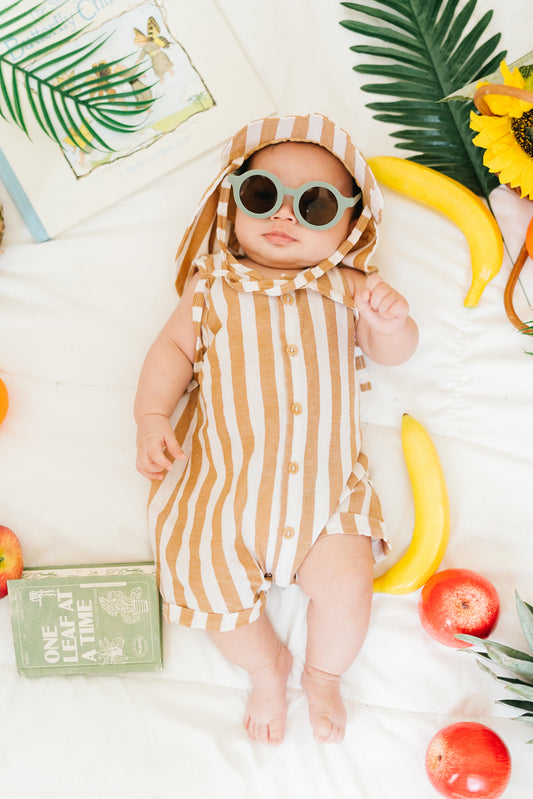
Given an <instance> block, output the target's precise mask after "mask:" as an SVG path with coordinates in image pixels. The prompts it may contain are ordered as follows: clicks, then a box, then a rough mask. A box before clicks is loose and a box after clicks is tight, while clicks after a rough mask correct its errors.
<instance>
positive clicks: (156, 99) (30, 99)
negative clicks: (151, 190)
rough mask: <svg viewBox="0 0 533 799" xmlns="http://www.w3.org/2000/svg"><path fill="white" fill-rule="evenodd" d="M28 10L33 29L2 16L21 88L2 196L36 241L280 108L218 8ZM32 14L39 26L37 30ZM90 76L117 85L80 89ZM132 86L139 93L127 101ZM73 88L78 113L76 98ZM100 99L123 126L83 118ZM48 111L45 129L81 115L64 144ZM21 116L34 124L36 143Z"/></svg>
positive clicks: (167, 3) (0, 166) (201, 3)
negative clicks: (53, 134)
mask: <svg viewBox="0 0 533 799" xmlns="http://www.w3.org/2000/svg"><path fill="white" fill-rule="evenodd" d="M21 9H25V11H26V14H27V15H29V16H27V17H24V25H22V26H21V23H20V22H19V23H16V22H15V20H16V18H17V17H18V13H19V9H18V8H17V14H16V15H15V13H14V12H12V13H11V16H10V15H9V14H8V13H7V12H8V11H9V9H7V11H4V12H2V14H3V16H2V17H1V18H0V21H1V22H2V24H3V26H4V29H3V31H0V33H1V34H2V35H0V69H1V70H2V74H3V76H4V80H7V81H8V82H9V81H10V80H15V81H16V82H17V85H18V91H17V92H16V101H15V95H14V93H13V89H10V91H11V114H10V113H6V112H8V111H9V108H8V107H7V106H6V103H9V100H10V95H9V92H8V91H7V89H6V92H7V94H6V93H4V92H0V181H1V182H0V191H1V188H2V183H3V185H4V187H5V188H6V190H7V191H8V192H9V193H10V194H11V196H12V199H13V201H14V203H15V205H16V206H17V208H18V210H19V211H20V213H21V215H22V216H23V218H24V219H25V221H26V224H27V225H28V227H29V229H30V232H31V233H32V236H33V238H34V239H35V240H36V241H46V240H47V239H50V238H53V237H55V236H57V235H58V234H60V233H61V232H63V231H65V230H67V229H68V228H69V227H71V226H73V225H75V224H76V223H78V222H80V221H81V220H83V219H85V218H87V217H89V216H91V215H93V214H94V213H96V212H98V211H100V210H102V209H103V208H104V207H106V206H110V205H112V204H114V203H116V202H117V201H118V200H120V199H121V198H122V197H124V196H127V195H128V194H131V193H133V192H134V191H136V190H137V189H139V188H140V187H142V186H143V185H145V184H147V183H149V182H151V181H153V180H155V179H156V178H158V177H160V176H162V175H163V174H165V173H167V172H170V171H171V170H173V169H176V168H177V167H179V166H180V165H182V164H184V163H186V162H188V161H190V160H192V159H193V158H195V157H197V156H199V155H201V154H202V153H204V152H206V151H207V150H209V149H211V148H213V147H216V146H218V145H220V144H221V143H222V142H224V141H226V140H227V139H228V138H230V137H231V136H232V135H233V134H234V132H235V131H236V130H238V129H239V128H240V127H241V126H242V125H244V124H245V123H246V122H248V121H250V119H254V118H258V117H262V116H268V115H269V114H271V113H273V112H274V110H275V108H274V106H273V104H272V101H271V100H270V98H269V97H268V95H267V92H266V90H265V88H264V87H263V85H262V84H261V82H260V81H259V79H258V77H257V75H256V74H255V72H254V70H253V67H252V65H251V64H250V62H249V61H248V60H247V58H246V56H245V54H244V52H243V50H242V48H241V47H240V45H239V43H238V42H237V40H236V39H235V37H234V35H233V33H232V31H231V30H230V28H229V26H228V25H227V24H226V22H225V19H224V17H223V16H222V14H221V13H220V11H219V10H218V9H217V7H216V4H215V0H194V2H188V0H99V2H92V0H91V1H89V0H44V2H40V3H37V2H36V1H35V0H22V6H21ZM6 14H7V16H6ZM11 17H12V18H13V19H11ZM32 17H34V18H35V25H34V27H31V26H29V25H28V24H27V23H26V20H27V19H30V21H31V19H32ZM9 24H12V26H13V27H12V28H10V27H9ZM6 26H7V27H6ZM10 30H12V31H13V35H11V36H10V35H9V32H10ZM43 33H44V34H45V36H44V40H43V39H42V35H43ZM37 34H39V35H40V36H41V39H40V40H39V41H34V39H35V37H36V36H37ZM71 36H73V38H71ZM43 41H44V45H46V48H47V49H46V53H44V45H43ZM84 54H86V57H84ZM88 69H92V70H95V71H96V72H95V74H96V76H98V75H100V76H101V78H102V79H103V78H104V77H105V78H106V81H105V83H102V85H99V83H98V80H97V78H96V79H95V78H94V77H93V76H89V75H87V80H86V81H85V84H86V85H85V86H81V89H80V87H79V85H78V84H79V81H81V82H82V83H83V82H84V80H85V75H86V74H87V70H88ZM36 76H38V80H36V79H35V77H36ZM76 81H78V84H77V83H76ZM115 81H116V82H115ZM124 85H126V87H127V89H128V91H130V92H133V94H130V95H129V96H128V97H127V98H126V95H125V93H124ZM59 86H60V88H61V92H59V91H55V90H54V87H55V88H56V89H57V88H58V87H59ZM74 86H76V91H75V92H74V88H73V87H74ZM115 86H116V87H118V88H115ZM0 88H1V87H0ZM69 89H70V90H71V93H73V94H75V97H76V101H75V105H74V106H72V104H70V105H69V103H68V102H67V101H66V100H65V99H64V92H67V94H68V93H69ZM132 97H133V98H134V99H135V100H136V101H140V103H139V105H138V106H137V109H138V113H136V114H135V115H134V116H132V115H131V114H128V113H127V112H128V111H129V109H128V108H127V100H130V101H131V99H132ZM46 98H49V99H48V100H47V99H46ZM124 98H126V99H124ZM89 101H90V102H91V103H92V108H93V110H94V109H96V111H97V114H100V117H101V119H102V120H103V119H104V117H107V118H108V120H109V118H110V116H111V118H112V120H114V122H112V124H111V125H107V126H105V127H104V126H103V125H102V126H100V127H99V125H98V119H97V120H96V121H94V118H93V117H91V124H90V125H89V123H88V122H87V123H86V122H84V121H83V117H82V118H81V121H80V118H79V117H75V113H77V109H78V108H80V109H81V108H82V106H83V105H84V103H87V102H89ZM17 103H20V115H19V111H18V110H17ZM39 103H42V104H43V105H44V106H47V108H46V107H45V110H44V112H43V111H40V112H39V113H40V116H41V121H42V123H43V124H44V127H46V122H47V117H48V116H49V115H50V116H53V115H54V114H56V115H57V114H61V113H62V114H64V115H65V114H67V115H68V114H71V116H72V123H73V124H72V128H71V129H70V128H68V127H67V131H66V132H64V133H63V134H62V135H61V137H60V138H59V141H54V140H53V139H52V138H50V137H49V136H47V135H46V133H45V131H44V130H43V124H41V123H39V119H38V118H36V117H37V116H38V115H37V114H36V113H35V107H36V106H37V108H39V107H40V106H39ZM2 105H3V106H4V107H3V108H2ZM73 108H75V109H76V112H75V111H74V110H73ZM130 109H131V105H130ZM120 114H122V117H120ZM13 115H15V116H16V117H17V118H19V119H20V116H22V118H23V119H24V122H25V124H26V126H27V130H28V134H29V135H26V134H25V132H24V130H22V129H21V127H20V126H19V125H17V124H16V122H15V121H13V119H12V118H10V117H12V116H13ZM67 119H68V116H67ZM117 120H118V122H119V123H120V122H122V121H123V122H124V125H128V126H129V127H130V130H128V132H124V131H123V130H122V126H121V125H120V124H115V123H116V122H117ZM93 121H94V124H93ZM104 145H105V146H104Z"/></svg>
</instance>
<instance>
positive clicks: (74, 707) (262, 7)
mask: <svg viewBox="0 0 533 799" xmlns="http://www.w3.org/2000/svg"><path fill="white" fill-rule="evenodd" d="M491 5H492V6H494V7H496V11H495V16H494V19H493V22H492V24H491V28H490V32H497V31H501V32H502V34H503V42H502V44H503V46H504V47H506V48H507V49H508V51H509V60H515V59H516V58H518V57H519V56H521V55H523V54H524V53H525V52H527V51H528V50H530V49H531V47H532V44H531V39H530V38H528V31H530V30H531V24H529V25H527V24H523V20H526V19H527V18H529V23H531V8H530V0H509V2H508V3H506V4H505V8H504V7H503V6H502V5H501V4H500V3H495V2H493V3H492V4H490V3H489V2H488V0H478V11H477V12H476V13H477V17H479V16H481V14H482V13H483V12H484V11H486V10H487V9H488V8H490V7H491ZM219 6H220V8H221V10H222V11H223V13H224V15H225V17H226V19H227V20H228V22H229V23H230V25H231V26H232V28H233V30H234V32H235V34H236V35H237V37H238V38H239V40H240V42H241V44H242V46H243V47H244V49H245V51H246V52H247V54H248V57H249V58H250V60H251V61H252V63H253V64H254V66H255V69H256V70H257V73H258V74H259V75H260V76H261V78H262V79H263V81H264V83H265V85H266V87H267V89H268V91H269V92H270V94H271V96H272V98H273V100H274V101H275V104H276V106H277V108H278V110H279V111H280V112H282V113H289V112H307V111H310V110H315V111H319V112H322V113H325V114H326V115H328V116H331V117H332V118H333V119H334V120H335V121H336V122H338V123H339V124H340V125H342V126H343V127H345V128H347V129H348V130H349V131H350V133H351V134H352V135H353V137H354V139H355V140H356V141H357V143H358V145H359V146H360V148H361V149H362V150H363V152H364V153H365V154H366V155H367V156H373V155H383V154H400V155H401V154H402V152H401V151H397V150H396V151H395V150H394V146H393V145H394V141H393V139H392V138H391V137H390V135H389V133H390V126H388V125H385V124H383V123H379V122H376V121H375V120H373V119H372V116H371V113H370V111H369V110H368V109H366V108H365V107H364V104H365V102H370V101H371V100H372V99H375V98H373V97H371V96H369V95H366V94H364V93H362V92H361V91H360V89H359V87H360V85H361V84H362V83H364V82H365V80H363V79H362V78H361V77H359V76H358V75H357V74H356V73H355V72H353V71H352V66H353V64H354V63H355V62H356V58H357V56H355V54H353V53H351V52H350V50H349V47H350V46H351V45H352V44H353V43H354V37H353V35H352V34H349V33H348V32H347V31H345V30H344V29H343V28H341V27H340V26H339V24H338V21H339V20H340V19H343V18H346V17H347V16H349V12H348V11H347V10H346V9H344V8H342V7H341V6H340V4H339V3H338V2H336V0H326V1H324V0H290V2H288V3H287V2H286V0H269V2H268V3H267V2H261V0H253V1H252V2H250V0H220V2H219ZM521 20H522V23H521ZM218 155H219V152H218V150H215V151H212V152H209V153H208V154H206V155H205V156H203V157H201V158H199V159H197V160H196V161H195V162H194V163H191V164H189V165H187V166H185V167H183V168H181V169H179V170H177V171H175V172H174V173H172V174H169V175H167V176H166V177H164V178H163V179H160V180H158V181H157V182H156V183H154V184H151V185H149V186H148V187H146V188H145V189H144V190H142V191H140V192H138V193H137V194H136V195H134V196H132V197H129V198H127V199H125V200H123V201H122V202H120V203H119V204H118V205H116V206H115V207H113V208H111V209H109V210H106V211H105V212H102V213H101V214H99V215H98V216H96V217H94V218H92V219H90V220H87V221H86V222H84V223H83V224H80V225H79V226H77V227H76V228H74V229H71V230H70V231H68V232H67V233H65V234H63V235H62V236H61V237H59V238H57V239H56V240H54V241H51V242H47V243H44V244H39V245H36V244H33V243H32V241H31V239H30V236H29V233H28V231H27V230H26V228H25V226H24V224H23V223H22V221H21V220H20V218H19V217H18V215H17V213H16V211H15V210H14V208H13V206H12V204H11V202H10V200H9V199H8V198H7V197H6V196H5V192H3V191H2V189H1V187H0V196H1V197H2V199H3V201H4V205H5V214H6V218H7V233H6V236H5V239H4V250H5V251H4V253H3V254H2V255H0V376H1V377H2V379H3V380H4V382H5V383H6V385H7V387H8V390H9V395H10V409H9V414H8V416H7V417H6V419H5V421H4V423H3V424H2V426H1V427H0V486H1V491H0V494H1V499H0V524H5V525H7V526H9V527H11V528H12V529H13V530H15V531H16V533H17V534H18V536H19V538H20V540H21V542H22V546H23V550H24V556H25V562H26V564H27V565H33V566H38V565H50V564H67V563H96V562H112V561H121V560H129V561H135V560H145V559H150V558H151V557H152V555H151V552H150V548H149V543H148V537H147V529H146V513H145V508H146V500H147V495H148V489H149V486H148V483H147V482H146V481H145V480H144V479H143V478H142V477H141V476H140V475H139V474H137V472H136V471H135V466H134V462H135V426H134V422H133V417H132V403H133V398H134V393H135V389H136V383H137V377H138V374H139V370H140V367H141V363H142V360H143V358H144V355H145V353H146V350H147V348H148V346H149V345H150V343H151V341H152V340H153V338H154V336H155V334H156V333H157V332H158V330H159V328H160V327H161V325H162V323H163V321H164V320H165V319H166V317H167V315H168V314H169V313H170V312H171V310H172V308H173V306H174V304H175V301H176V297H175V294H174V291H173V276H174V270H173V259H174V254H175V250H176V247H177V244H178V242H179V239H180V238H181V235H182V232H183V230H184V228H185V226H186V224H187V223H188V221H189V219H190V218H191V216H192V213H193V210H194V208H195V204H196V201H197V200H198V199H199V197H200V195H201V193H202V191H203V189H204V188H205V186H206V185H207V184H208V182H209V181H210V180H211V178H212V177H214V175H215V174H216V172H217V170H218ZM384 193H385V202H386V205H385V215H384V221H383V224H382V229H381V239H380V243H379V247H378V251H377V256H376V259H375V260H376V263H377V264H378V265H379V267H380V269H381V272H382V274H383V276H384V278H385V279H386V280H388V281H390V282H392V283H393V284H394V285H395V286H397V287H398V288H399V290H401V291H402V292H403V293H404V294H405V295H406V296H407V298H408V300H409V302H410V305H411V308H412V313H413V315H414V316H415V318H416V319H417V321H418V324H419V327H420V331H421V341H420V346H419V349H418V351H417V353H416V355H415V356H414V357H413V358H412V360H411V361H410V362H409V363H407V364H406V365H404V366H401V367H396V368H393V369H385V368H383V367H377V366H375V365H372V364H369V369H370V370H371V378H372V383H373V391H372V392H370V393H367V394H366V395H364V398H363V408H362V415H363V421H364V434H365V438H366V449H367V450H368V452H369V454H370V457H371V463H372V475H373V479H374V482H375V484H376V486H377V488H378V491H379V493H380V495H381V498H382V501H383V505H384V510H385V514H386V519H387V522H388V525H389V528H390V534H391V538H392V543H393V546H394V552H393V554H392V556H391V560H390V561H389V563H390V562H392V560H394V559H396V558H397V557H399V555H400V554H401V553H402V552H403V550H404V549H405V547H406V546H407V544H408V542H409V540H410V537H411V533H412V526H413V503H412V497H411V493H410V487H409V482H408V478H407V474H406V470H405V464H404V460H403V455H402V452H401V444H400V432H399V431H400V420H401V416H402V414H403V413H404V412H408V413H410V414H411V415H412V416H414V417H415V418H417V419H418V420H419V421H421V422H422V423H423V424H424V426H425V427H426V428H427V429H428V431H429V432H430V433H431V435H432V437H433V439H434V441H435V444H436V447H437V449H438V452H439V455H440V458H441V461H442V465H443V468H444V471H445V475H446V480H447V484H448V490H449V496H450V505H451V536H450V543H449V546H448V549H447V551H446V554H445V557H444V560H443V563H442V568H447V567H464V568H470V569H474V570H476V571H479V572H481V573H482V574H484V575H485V576H486V577H488V578H489V579H490V580H491V581H492V582H493V583H494V585H495V586H496V587H497V590H498V592H499V595H500V599H501V605H502V611H501V618H500V621H499V623H498V626H497V628H496V630H495V632H494V634H493V637H494V638H495V639H497V640H500V641H502V642H505V643H508V644H509V645H514V646H517V647H518V648H524V647H525V640H524V638H523V636H522V633H521V630H520V626H519V623H518V619H517V615H516V611H515V608H514V592H515V589H516V590H518V592H519V593H520V595H521V596H522V597H523V598H524V599H526V600H527V601H529V602H533V585H532V556H533V526H532V500H531V493H532V488H533V436H532V431H533V422H532V402H533V357H532V356H528V355H526V354H524V351H523V350H524V348H526V349H527V344H528V343H530V342H531V339H526V338H525V337H523V336H521V335H520V334H519V333H517V331H516V330H515V329H514V328H513V327H512V326H511V324H510V323H509V322H508V320H507V317H506V316H505V312H504V306H503V289H504V285H505V281H506V278H507V276H508V274H509V270H510V262H509V260H506V261H505V263H504V266H503V268H502V270H501V271H500V273H499V274H498V275H497V277H496V278H495V279H494V280H493V281H492V282H491V283H490V284H489V286H488V287H487V288H486V290H485V292H484V294H483V296H482V298H481V301H480V303H479V305H478V306H477V307H476V308H473V309H465V308H464V307H463V304H462V303H463V298H464V296H465V294H466V290H467V288H468V285H469V281H470V260H469V252H468V247H467V244H466V241H465V239H464V237H463V235H462V233H461V232H460V231H459V230H458V229H457V228H456V227H454V226H453V225H452V224H451V223H450V222H448V221H447V220H446V219H445V218H444V217H442V216H439V215H438V214H436V213H435V212H433V211H431V210H429V209H428V208H425V207H422V206H420V205H418V204H416V203H414V202H413V201H411V200H408V199H406V198H404V197H401V196H399V195H397V194H393V193H391V192H389V191H387V190H385V192H384ZM493 204H494V208H495V210H496V215H497V217H498V220H499V222H500V224H501V227H502V230H503V232H504V235H505V239H506V243H507V245H508V248H509V251H510V252H511V254H512V255H513V257H514V256H516V254H517V253H518V250H519V248H520V246H521V244H522V241H523V236H524V232H525V228H526V225H527V222H528V220H529V218H530V217H531V215H532V213H533V205H532V204H531V203H529V202H528V201H521V200H520V199H519V198H518V197H517V196H516V195H515V194H513V193H512V192H510V191H509V190H507V189H505V188H500V189H498V190H497V191H496V192H495V194H494V196H493ZM532 267H533V265H532V264H531V262H529V263H528V265H527V271H526V274H525V278H524V279H525V281H529V285H530V286H532V287H533V275H532V273H531V272H532ZM516 306H517V309H518V311H519V312H520V313H522V314H523V315H524V316H527V302H526V300H525V298H524V295H523V293H522V292H521V290H520V289H519V290H518V291H517V297H516ZM531 316H532V317H533V313H532V314H531ZM530 348H531V347H530ZM418 593H419V592H416V593H414V594H410V595H407V596H403V597H394V596H388V595H376V596H375V598H374V605H373V614H372V623H371V629H370V633H369V635H368V638H367V640H366V643H365V646H364V649H363V651H362V653H361V655H360V656H359V658H358V660H357V661H356V663H355V664H354V665H353V667H352V668H351V669H350V670H349V672H348V674H347V675H346V677H345V680H344V695H345V697H346V702H347V707H348V717H349V721H348V727H347V734H346V739H345V741H344V742H343V743H342V744H340V745H338V746H326V747H324V746H320V745H318V744H317V743H315V742H314V739H313V737H312V734H311V732H310V729H309V727H308V723H307V709H306V703H305V698H304V697H303V695H302V692H301V689H300V687H299V680H300V674H301V669H302V662H303V653H304V646H305V600H304V598H303V595H301V594H300V593H299V589H298V588H296V587H291V588H290V589H287V590H285V591H283V592H281V591H278V590H276V589H274V590H273V591H272V592H271V596H270V599H269V605H268V612H269V614H270V615H271V618H272V619H273V622H274V624H275V626H276V628H277V629H278V630H279V633H280V635H281V636H282V637H283V639H284V640H285V641H287V642H288V643H289V645H290V647H291V649H292V651H293V653H294V655H295V664H294V668H293V671H292V673H291V678H290V683H289V695H290V706H289V717H288V729H287V735H286V740H285V742H284V743H283V745H282V746H280V747H277V748H276V747H274V748H270V747H268V746H264V745H260V744H252V743H250V742H249V740H248V738H247V735H246V733H245V731H244V729H243V727H242V723H241V719H242V714H243V710H244V705H245V700H246V693H247V678H246V675H245V674H244V673H241V672H240V671H238V670H237V669H236V668H234V667H232V666H231V665H229V664H228V663H226V662H225V661H224V660H223V658H222V656H221V655H219V654H218V652H217V651H215V650H214V649H213V647H212V645H211V643H210V642H209V641H208V639H207V637H206V636H205V634H204V633H203V632H199V631H191V630H188V629H182V628H179V627H176V626H171V625H169V624H165V627H164V636H165V666H164V670H163V671H162V672H161V673H159V674H138V675H134V676H128V677H112V678H111V677H109V678H104V677H100V678H83V677H77V678H64V677H63V678H62V677H55V678H43V679H28V678H24V677H20V676H18V675H17V673H16V668H15V661H14V652H13V644H12V638H11V627H10V619H9V613H8V602H7V600H4V601H0V708H1V711H0V797H2V799H15V798H16V799H30V797H31V799H49V798H50V799H51V798H52V797H54V799H67V798H68V799H71V797H76V799H85V797H95V796H101V797H104V798H105V797H117V798H118V799H122V798H123V797H124V798H125V797H128V799H140V797H145V796H150V797H153V798H154V799H167V797H168V799H196V797H210V796H213V797H221V799H226V797H228V799H229V797H232V799H241V797H242V799H244V798H245V797H246V799H249V798H250V797H252V798H253V799H263V798H265V799H266V798H267V797H268V798H269V799H270V797H283V799H285V798H286V799H288V798H289V797H295V798H296V799H299V798H300V797H304V796H306V797H307V796H308V797H313V799H314V798H315V797H316V799H319V798H320V799H330V797H331V799H356V798H357V799H392V798H393V797H394V799H413V798H414V797H416V799H431V797H433V796H437V794H436V793H435V791H434V790H433V788H432V787H431V786H430V784H429V782H428V780H427V777H426V775H425V770H424V755H425V750H426V747H427V744H428V742H429V740H430V739H431V737H432V736H433V735H434V734H435V733H436V732H437V731H438V730H439V729H440V728H441V727H444V726H446V725H447V724H449V723H451V722H453V721H456V720H463V719H464V720H477V721H481V722H483V723H485V724H487V725H488V726H490V727H491V728H492V729H494V730H495V731H496V732H498V733H499V734H500V735H501V737H502V738H503V739H504V741H505V743H506V744H507V746H508V748H509V750H510V752H511V756H512V759H513V770H512V777H511V782H510V784H509V787H508V789H507V791H506V794H505V797H506V799H525V797H526V796H530V795H531V777H532V772H531V757H532V753H533V749H532V748H531V746H529V747H528V745H527V744H526V741H527V740H528V739H529V738H531V728H530V727H527V726H526V725H524V724H523V723H519V722H517V721H513V720H512V718H511V717H512V716H513V715H514V713H513V711H511V710H509V709H506V708H505V707H504V706H502V705H498V704H495V700H497V699H501V698H504V692H503V689H502V688H501V687H500V686H498V684H496V682H495V681H493V680H491V679H490V677H488V676H487V675H484V674H483V673H482V672H481V671H480V670H479V668H478V667H477V665H476V660H475V658H474V657H472V656H470V655H466V654H464V653H459V652H457V651H455V650H454V649H449V648H445V647H443V646H441V645H439V644H437V643H436V642H435V641H433V640H432V639H430V638H429V637H428V636H427V635H426V633H425V632H424V631H423V630H422V628H421V625H420V623H419V620H418V615H417V601H418Z"/></svg>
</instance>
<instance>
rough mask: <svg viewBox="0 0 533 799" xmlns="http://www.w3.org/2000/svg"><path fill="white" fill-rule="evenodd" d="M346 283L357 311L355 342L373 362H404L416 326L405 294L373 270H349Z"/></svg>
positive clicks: (412, 347) (415, 340)
mask: <svg viewBox="0 0 533 799" xmlns="http://www.w3.org/2000/svg"><path fill="white" fill-rule="evenodd" d="M350 278H351V280H350V281H349V282H350V284H351V285H352V286H353V289H354V295H353V296H354V300H355V304H356V306H357V309H358V311H359V319H358V322H357V343H358V344H359V346H360V347H361V349H362V350H363V352H364V353H365V354H366V355H368V357H369V358H371V359H372V360H373V361H376V363H380V364H383V365H384V366H396V365H398V364H400V363H404V361H407V360H408V359H409V358H410V357H411V355H412V354H413V352H414V351H415V350H416V347H417V344H418V328H417V326H416V323H415V321H414V319H412V318H411V317H410V316H409V305H408V303H407V300H406V299H405V297H403V296H402V295H401V294H400V293H399V292H397V291H396V290H395V289H393V288H392V287H391V286H389V284H388V283H384V282H383V280H382V279H381V277H380V276H379V275H378V274H377V272H374V273H372V274H370V275H368V276H366V277H365V276H364V275H362V274H361V273H356V272H354V271H352V274H351V275H350Z"/></svg>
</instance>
